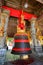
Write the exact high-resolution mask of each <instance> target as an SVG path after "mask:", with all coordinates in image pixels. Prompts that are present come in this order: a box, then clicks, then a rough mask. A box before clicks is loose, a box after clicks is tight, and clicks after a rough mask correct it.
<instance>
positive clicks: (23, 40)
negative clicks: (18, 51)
mask: <svg viewBox="0 0 43 65" xmlns="http://www.w3.org/2000/svg"><path fill="white" fill-rule="evenodd" d="M14 42H29V40H14Z"/></svg>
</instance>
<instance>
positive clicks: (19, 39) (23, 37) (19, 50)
mask: <svg viewBox="0 0 43 65" xmlns="http://www.w3.org/2000/svg"><path fill="white" fill-rule="evenodd" d="M11 53H12V54H20V55H22V54H31V48H30V43H29V40H28V35H27V34H26V33H16V34H15V36H14V47H13V49H12V52H11Z"/></svg>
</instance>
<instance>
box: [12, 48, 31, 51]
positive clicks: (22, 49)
mask: <svg viewBox="0 0 43 65" xmlns="http://www.w3.org/2000/svg"><path fill="white" fill-rule="evenodd" d="M12 50H14V51H29V50H31V48H14V49H12Z"/></svg>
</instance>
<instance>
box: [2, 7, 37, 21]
mask: <svg viewBox="0 0 43 65" xmlns="http://www.w3.org/2000/svg"><path fill="white" fill-rule="evenodd" d="M2 8H4V9H7V10H9V11H10V16H13V17H20V15H21V14H20V12H21V10H16V9H13V8H10V7H7V6H2ZM23 15H24V19H28V20H29V19H31V18H32V17H35V18H36V16H35V15H34V14H30V13H26V12H23Z"/></svg>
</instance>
